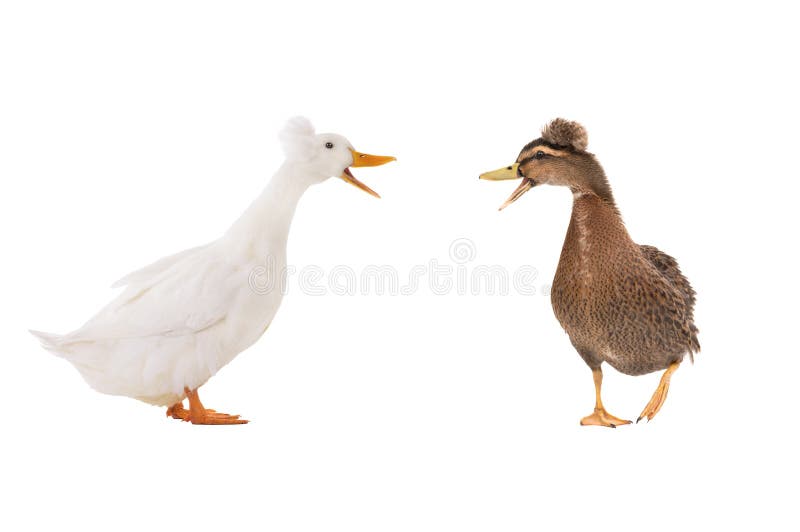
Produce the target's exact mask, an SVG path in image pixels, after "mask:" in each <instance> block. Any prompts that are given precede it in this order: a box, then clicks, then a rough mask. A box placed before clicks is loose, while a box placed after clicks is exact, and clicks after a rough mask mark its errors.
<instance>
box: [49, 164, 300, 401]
mask: <svg viewBox="0 0 800 532" xmlns="http://www.w3.org/2000/svg"><path fill="white" fill-rule="evenodd" d="M300 171H302V168H299V167H298V165H291V164H287V165H284V166H283V167H282V168H281V169H280V170H279V171H278V172H277V173H276V174H275V177H273V179H272V182H271V183H270V184H269V186H267V188H266V189H265V190H264V192H263V193H262V195H261V196H260V197H259V198H258V199H257V200H256V201H255V202H254V203H253V204H252V205H251V207H250V208H249V209H248V210H247V211H246V212H245V213H244V215H242V217H241V218H240V219H239V220H238V221H237V222H236V223H235V224H234V225H233V226H232V227H231V228H230V230H229V231H228V232H227V233H226V234H225V235H224V236H223V237H222V238H220V239H218V240H216V241H214V242H212V243H210V244H207V245H205V246H200V247H196V248H192V249H188V250H186V251H182V252H180V253H177V254H175V255H172V256H169V257H166V258H163V259H161V260H159V261H157V262H155V263H153V264H151V265H149V266H147V267H145V268H143V269H141V270H138V271H136V272H133V273H131V274H129V275H128V276H126V277H124V278H123V279H121V280H119V281H118V282H117V283H115V286H126V288H125V290H124V291H123V292H122V293H121V294H120V295H119V296H118V297H117V298H115V299H114V300H113V301H111V303H109V304H108V305H107V306H106V307H105V308H103V309H102V310H101V311H100V312H99V313H98V314H97V315H95V316H94V317H93V318H91V319H90V320H89V321H88V322H87V323H86V324H85V325H84V326H83V327H81V328H80V329H78V330H76V331H73V332H71V333H69V334H66V335H64V336H57V335H51V334H44V333H37V335H38V336H39V337H40V339H41V340H42V342H43V343H44V344H45V347H47V348H48V349H50V350H52V351H53V352H55V353H56V354H58V355H60V356H62V357H63V358H66V359H67V360H69V361H70V362H72V364H73V365H74V366H75V367H76V368H77V369H78V371H80V373H81V375H83V377H84V379H86V381H87V382H88V383H89V384H90V385H91V386H92V387H93V388H94V389H96V390H97V391H99V392H103V393H107V394H112V395H126V396H129V397H134V398H136V399H140V400H142V401H145V402H147V403H151V404H154V405H162V406H169V405H173V404H175V403H177V402H179V401H181V400H182V399H183V397H184V388H189V389H196V388H198V387H199V386H201V385H202V384H203V383H205V382H206V381H207V380H208V379H209V378H211V377H212V376H213V375H214V374H215V373H216V372H217V371H219V370H220V368H222V367H223V366H225V365H226V364H227V363H228V362H230V361H231V360H233V358H234V357H235V356H236V355H237V354H239V353H240V352H242V351H244V350H245V349H247V348H248V347H250V346H251V345H252V344H253V343H255V342H256V340H258V339H259V338H260V337H261V335H262V334H263V333H264V331H265V330H266V329H267V327H268V326H269V324H270V322H271V321H272V318H273V317H274V316H275V313H276V312H277V311H278V307H279V306H280V304H281V299H282V298H283V293H282V290H281V287H282V286H283V281H284V279H283V277H284V276H285V272H286V242H287V237H288V234H289V226H290V224H291V220H292V216H293V215H294V211H295V207H296V205H297V202H298V200H299V199H300V196H301V195H302V193H303V191H304V190H305V187H302V186H299V185H300V182H299V180H297V179H294V174H295V173H297V172H300ZM255 274H257V283H258V284H257V285H254V284H253V280H254V279H255V277H254V275H255Z"/></svg>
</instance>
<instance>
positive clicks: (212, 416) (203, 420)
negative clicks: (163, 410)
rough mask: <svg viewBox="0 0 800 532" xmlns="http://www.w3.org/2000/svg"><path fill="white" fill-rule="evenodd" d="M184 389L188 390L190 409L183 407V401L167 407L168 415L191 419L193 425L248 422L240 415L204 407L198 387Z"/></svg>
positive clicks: (184, 419) (186, 419) (185, 419)
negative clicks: (222, 412)
mask: <svg viewBox="0 0 800 532" xmlns="http://www.w3.org/2000/svg"><path fill="white" fill-rule="evenodd" d="M183 390H184V392H186V398H187V399H189V410H186V409H185V408H184V407H183V401H181V402H179V403H175V404H174V405H172V406H171V407H169V408H167V417H172V418H175V419H181V420H183V421H191V422H192V424H193V425H243V424H245V423H247V420H246V419H239V416H231V415H228V414H220V413H218V412H217V411H215V410H211V409H210V408H206V407H204V406H203V403H201V402H200V396H199V395H198V394H197V390H196V389H195V390H190V389H189V388H184V389H183Z"/></svg>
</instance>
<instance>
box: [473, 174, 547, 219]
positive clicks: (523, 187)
mask: <svg viewBox="0 0 800 532" xmlns="http://www.w3.org/2000/svg"><path fill="white" fill-rule="evenodd" d="M518 168H519V164H517V163H514V164H512V165H511V166H506V167H504V168H498V169H497V170H493V171H491V172H486V173H483V174H481V175H480V178H481V179H486V180H488V181H506V180H508V179H519V178H520V176H519V175H517V169H518ZM533 185H534V183H533V180H532V179H528V178H527V177H523V178H522V183H520V185H519V186H518V187H517V189H516V190H515V191H514V192H512V193H511V196H510V197H509V198H508V199H507V200H506V201H505V203H503V204H502V205H501V206H500V208H499V209H498V210H501V211H502V210H503V209H505V208H506V207H508V206H509V205H511V204H512V203H514V202H515V201H517V200H518V199H519V198H521V197H522V195H523V194H525V193H526V192H527V191H529V190H530V189H532V188H533Z"/></svg>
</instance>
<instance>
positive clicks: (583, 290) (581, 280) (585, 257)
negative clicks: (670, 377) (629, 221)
mask: <svg viewBox="0 0 800 532" xmlns="http://www.w3.org/2000/svg"><path fill="white" fill-rule="evenodd" d="M574 196H575V199H574V204H573V208H572V218H571V220H570V224H569V228H568V229H567V236H566V239H565V240H564V247H563V249H562V251H561V259H560V260H559V263H558V269H557V270H556V275H555V279H554V280H553V288H552V293H551V299H552V304H553V311H554V312H555V315H556V318H558V321H559V322H560V323H561V325H562V327H564V330H565V331H566V332H567V334H568V335H569V337H570V340H571V341H572V344H573V345H574V346H575V349H576V350H577V351H578V353H579V354H580V355H581V357H582V358H583V359H584V360H585V361H586V363H587V364H588V365H589V367H590V368H592V369H597V368H599V367H600V364H601V363H602V362H607V363H608V364H610V365H611V366H612V367H614V368H615V369H616V370H618V371H620V372H622V373H625V374H628V375H643V374H645V373H650V372H653V371H659V370H663V369H666V368H668V367H669V366H670V365H671V364H673V363H676V362H677V363H680V362H681V361H682V360H683V357H684V356H685V354H686V353H692V352H693V351H697V350H699V348H700V346H699V343H698V340H697V329H696V327H695V326H694V319H693V307H694V290H692V288H691V286H690V285H689V282H688V281H687V279H686V278H685V277H684V276H683V275H682V274H681V272H680V270H679V268H678V265H677V263H676V261H675V259H673V258H672V257H670V256H669V255H667V254H666V253H663V252H661V251H659V250H658V249H657V248H655V247H652V246H641V245H638V244H636V243H635V242H634V241H633V240H632V239H631V238H630V236H629V235H628V231H627V230H626V229H625V225H624V224H623V222H622V218H621V217H620V215H619V214H618V212H617V209H616V207H615V206H614V205H613V203H611V202H610V201H608V200H606V199H602V198H600V197H599V196H597V195H596V194H593V193H590V192H575V193H574Z"/></svg>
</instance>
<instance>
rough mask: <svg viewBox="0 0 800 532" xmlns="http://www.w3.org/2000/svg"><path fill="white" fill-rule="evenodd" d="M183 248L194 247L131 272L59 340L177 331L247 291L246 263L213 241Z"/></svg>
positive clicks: (203, 324) (205, 323)
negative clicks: (123, 286) (161, 265)
mask: <svg viewBox="0 0 800 532" xmlns="http://www.w3.org/2000/svg"><path fill="white" fill-rule="evenodd" d="M187 251H194V252H193V253H189V254H186V255H185V256H183V257H182V258H180V260H177V261H175V260H173V261H172V265H171V266H166V267H164V268H160V269H158V270H159V271H158V272H155V270H156V268H154V267H155V266H156V265H157V264H158V263H155V264H153V265H151V266H149V267H148V268H154V269H153V270H152V271H150V272H148V273H147V274H142V275H140V276H139V277H138V278H137V277H133V278H132V281H130V282H131V284H129V285H128V288H126V289H125V291H123V292H122V293H121V294H120V295H119V296H118V297H117V298H116V299H114V300H113V301H112V302H111V303H109V304H108V305H107V306H106V307H105V308H103V309H102V310H101V311H100V312H99V313H98V314H97V315H95V316H94V317H93V318H92V319H90V320H89V321H88V322H87V323H86V324H85V325H84V326H83V327H81V328H80V329H78V330H77V331H74V332H72V333H70V334H68V335H66V336H64V337H62V342H63V343H62V345H66V344H72V343H75V342H82V341H94V340H100V339H121V338H137V337H146V336H156V335H160V336H181V335H186V334H192V333H195V332H198V331H201V330H203V329H206V328H208V327H211V326H212V325H214V324H216V323H218V322H220V321H222V320H224V319H225V316H226V315H227V313H228V312H229V311H230V310H231V309H232V308H233V306H234V305H236V304H237V299H239V298H240V297H242V296H243V294H246V291H247V290H248V275H249V272H248V271H247V267H246V266H243V265H241V264H240V265H236V264H233V263H232V262H230V261H228V260H227V259H226V257H225V255H224V254H222V253H221V252H218V251H217V250H216V248H215V247H214V246H205V247H204V248H202V249H195V250H187ZM184 253H187V252H184ZM174 257H175V256H172V257H168V258H167V259H162V260H168V259H173V258H174ZM159 262H161V261H159ZM148 268H145V269H143V270H139V271H140V272H144V271H145V270H148ZM134 275H136V272H135V273H134ZM129 277H130V276H129Z"/></svg>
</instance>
